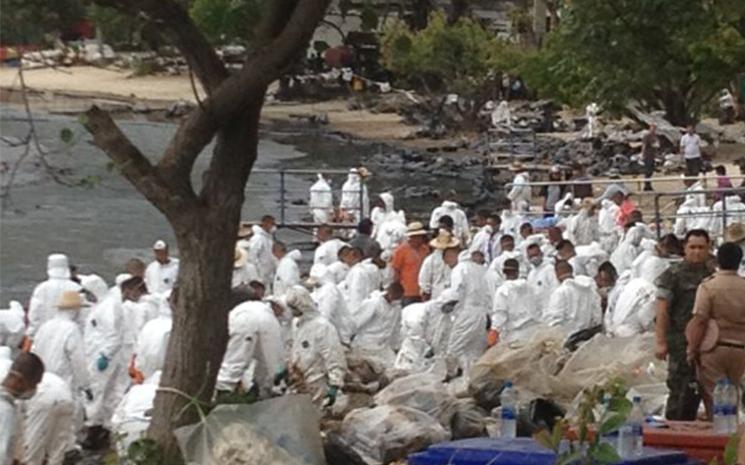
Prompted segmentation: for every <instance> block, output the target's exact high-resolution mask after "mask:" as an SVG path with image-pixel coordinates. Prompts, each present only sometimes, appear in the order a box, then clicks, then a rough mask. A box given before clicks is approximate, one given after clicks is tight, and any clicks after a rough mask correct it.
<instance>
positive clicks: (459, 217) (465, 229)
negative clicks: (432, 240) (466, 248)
mask: <svg viewBox="0 0 745 465" xmlns="http://www.w3.org/2000/svg"><path fill="white" fill-rule="evenodd" d="M445 215H447V216H449V217H450V218H452V219H453V226H454V228H453V229H454V231H453V234H454V235H455V237H457V238H458V239H459V240H460V241H461V244H468V243H469V242H470V240H471V227H470V225H469V224H468V217H467V216H466V214H465V212H463V210H462V209H461V208H460V206H459V205H458V204H457V203H455V202H453V201H450V200H445V201H444V202H442V205H440V206H439V207H437V208H435V209H434V210H432V216H431V217H430V219H429V228H430V229H432V230H436V229H437V226H438V224H439V221H440V218H442V217H443V216H445Z"/></svg>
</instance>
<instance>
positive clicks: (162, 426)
mask: <svg viewBox="0 0 745 465" xmlns="http://www.w3.org/2000/svg"><path fill="white" fill-rule="evenodd" d="M258 102H259V103H258V104H256V105H254V107H253V108H251V109H249V110H248V111H247V112H246V115H245V116H244V117H243V118H239V119H237V121H235V122H234V123H233V124H231V125H230V126H229V127H227V128H225V129H223V130H222V131H220V132H219V133H218V137H217V144H216V146H215V153H214V155H213V163H212V166H211V167H210V170H209V171H208V173H207V175H206V185H205V192H213V193H214V194H213V195H214V196H213V197H210V196H205V197H204V198H203V199H202V201H203V202H207V204H208V205H209V206H210V208H204V206H202V205H200V206H199V207H197V208H199V209H201V210H202V211H201V212H199V214H195V212H185V214H184V216H183V218H181V217H179V218H175V219H173V220H171V221H172V227H173V229H174V231H175V232H176V240H177V243H178V247H179V254H180V264H179V276H178V281H177V286H176V291H175V292H176V294H177V300H176V306H175V307H176V308H175V309H174V311H173V329H172V331H171V337H170V340H169V342H168V349H167V353H166V360H168V363H167V364H166V367H165V370H164V372H163V375H162V378H161V386H166V387H170V388H173V389H176V390H178V391H181V392H183V393H184V394H185V395H180V394H175V393H173V392H164V391H160V392H158V394H157V396H156V398H155V410H154V412H153V421H152V423H151V425H150V428H149V430H148V436H149V437H150V438H152V439H154V440H156V441H157V442H158V443H159V444H160V445H161V446H162V448H163V452H164V454H165V460H164V462H163V463H166V464H174V463H180V462H181V460H182V457H181V454H180V452H179V449H178V446H177V444H176V442H175V438H174V437H173V435H172V433H171V432H172V431H173V430H174V429H176V428H178V427H179V426H183V425H186V424H190V423H194V422H196V421H198V419H199V417H198V414H197V411H196V409H195V407H189V408H187V409H186V410H185V411H184V412H183V413H182V409H184V406H186V405H187V404H188V402H189V398H196V399H198V400H199V401H200V402H203V403H209V402H211V400H212V394H213V392H214V386H215V381H216V377H217V372H218V370H219V369H220V365H221V363H222V358H223V355H224V354H225V348H226V346H227V341H228V312H229V311H230V283H231V278H232V270H233V266H232V263H233V254H234V251H235V243H236V237H237V232H238V224H239V222H240V219H241V206H242V205H243V201H244V190H243V187H244V186H245V184H246V180H247V177H248V173H249V172H250V169H251V167H252V165H253V162H254V161H255V159H256V155H257V146H258V120H259V114H260V112H261V99H258ZM214 183H219V184H220V185H221V188H220V189H217V190H211V189H209V187H210V185H211V184H214ZM200 203H201V202H200ZM169 219H170V218H169ZM208 321H209V322H210V324H204V323H205V322H208Z"/></svg>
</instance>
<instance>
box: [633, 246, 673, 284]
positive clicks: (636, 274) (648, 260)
mask: <svg viewBox="0 0 745 465" xmlns="http://www.w3.org/2000/svg"><path fill="white" fill-rule="evenodd" d="M656 246H657V242H655V241H654V240H652V239H646V238H645V239H642V242H641V249H642V252H641V253H640V254H639V256H638V257H636V259H635V260H634V261H633V262H632V264H631V267H630V270H631V278H642V279H644V280H645V281H647V282H648V283H650V284H654V282H655V281H656V280H657V277H658V276H659V275H661V274H662V273H663V272H664V271H665V270H666V269H667V268H668V267H669V266H670V262H669V260H666V259H664V258H662V257H658V256H657V252H656Z"/></svg>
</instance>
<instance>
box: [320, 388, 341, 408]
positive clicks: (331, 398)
mask: <svg viewBox="0 0 745 465" xmlns="http://www.w3.org/2000/svg"><path fill="white" fill-rule="evenodd" d="M338 393H339V387H338V386H329V390H328V391H326V395H325V396H324V402H323V404H324V405H325V406H326V407H331V406H332V405H334V402H336V395H337V394H338Z"/></svg>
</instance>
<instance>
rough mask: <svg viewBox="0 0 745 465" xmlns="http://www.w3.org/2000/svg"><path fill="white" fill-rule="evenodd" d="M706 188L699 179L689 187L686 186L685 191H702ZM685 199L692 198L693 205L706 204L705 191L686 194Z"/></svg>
mask: <svg viewBox="0 0 745 465" xmlns="http://www.w3.org/2000/svg"><path fill="white" fill-rule="evenodd" d="M702 190H706V188H705V187H704V185H703V184H702V183H701V181H696V182H695V183H693V184H692V185H691V187H687V188H686V192H696V191H702ZM685 198H686V200H689V199H690V200H693V205H692V206H694V207H705V206H706V194H705V193H698V194H692V193H691V194H686V197H685Z"/></svg>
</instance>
